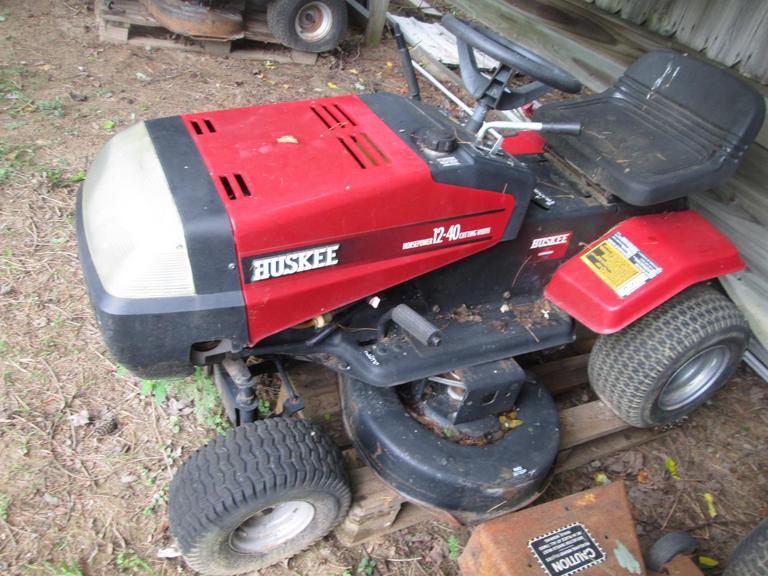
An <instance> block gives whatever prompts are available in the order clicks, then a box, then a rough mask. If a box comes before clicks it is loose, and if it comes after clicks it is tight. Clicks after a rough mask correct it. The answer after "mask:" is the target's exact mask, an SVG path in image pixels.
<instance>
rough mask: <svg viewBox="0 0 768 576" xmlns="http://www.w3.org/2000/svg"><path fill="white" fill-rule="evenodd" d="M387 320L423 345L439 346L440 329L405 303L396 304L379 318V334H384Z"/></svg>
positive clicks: (440, 339) (381, 335)
mask: <svg viewBox="0 0 768 576" xmlns="http://www.w3.org/2000/svg"><path fill="white" fill-rule="evenodd" d="M389 322H394V323H395V324H397V325H398V326H400V328H402V329H403V330H405V331H406V332H407V333H408V334H410V335H411V336H413V337H414V338H415V339H416V340H418V341H419V342H421V343H422V344H424V346H439V345H440V342H441V341H442V338H443V337H442V334H441V333H440V330H439V329H438V328H437V326H435V325H434V324H432V322H430V321H429V320H427V319H426V318H424V316H422V315H421V314H419V313H418V312H416V311H415V310H414V309H413V308H411V307H410V306H408V305H407V304H398V305H397V306H395V307H394V308H392V309H391V310H389V311H388V312H386V313H385V314H384V315H383V316H382V317H381V319H380V320H379V335H380V337H381V338H383V337H384V336H385V335H386V327H387V324H388V323H389Z"/></svg>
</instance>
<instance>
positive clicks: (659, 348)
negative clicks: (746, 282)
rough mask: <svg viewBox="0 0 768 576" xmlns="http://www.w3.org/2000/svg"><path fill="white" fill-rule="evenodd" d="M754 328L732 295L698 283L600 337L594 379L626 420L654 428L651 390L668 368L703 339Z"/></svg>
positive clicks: (595, 385) (591, 370)
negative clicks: (650, 412) (650, 414)
mask: <svg viewBox="0 0 768 576" xmlns="http://www.w3.org/2000/svg"><path fill="white" fill-rule="evenodd" d="M748 329H749V328H748V325H747V323H746V320H745V319H744V317H743V315H742V314H741V312H740V311H739V309H738V308H737V307H736V305H735V304H733V303H732V302H731V301H730V300H728V298H726V297H725V296H724V295H722V294H721V293H720V292H718V291H717V290H715V289H713V288H711V287H709V286H705V285H695V286H693V287H691V288H688V289H687V290H685V291H683V292H681V293H680V294H678V295H677V296H675V297H674V298H672V299H670V300H668V301H667V302H665V303H664V304H662V305H661V306H659V307H657V308H655V309H654V310H652V311H651V312H649V313H648V314H646V315H645V316H643V317H642V318H640V319H639V320H637V321H635V322H634V323H632V324H630V325H629V326H627V327H626V328H624V329H623V330H621V331H620V332H618V333H616V334H609V335H602V336H600V337H599V338H598V339H597V342H596V343H595V346H594V347H593V349H592V353H591V354H590V358H589V367H588V371H589V381H590V383H591V385H592V388H593V389H594V390H595V392H596V393H597V395H598V396H599V397H600V399H601V400H603V402H605V403H606V404H607V405H608V406H609V407H610V408H611V409H612V410H613V411H614V412H615V413H616V414H617V415H618V416H619V417H620V418H621V419H622V420H624V421H625V422H627V423H628V424H630V425H632V426H637V427H640V428H645V427H649V426H654V425H657V424H659V422H653V421H650V420H649V418H648V415H647V414H646V413H645V409H646V407H647V393H648V392H649V391H650V390H651V389H652V388H653V387H654V384H655V383H656V382H657V381H658V378H659V377H660V375H661V374H662V372H663V371H664V369H665V368H666V367H667V366H669V364H670V363H671V362H674V360H675V359H676V358H678V357H679V356H680V355H681V354H683V353H684V352H685V351H686V350H687V349H689V348H690V347H691V346H692V345H694V344H695V343H696V342H698V341H700V340H702V339H703V338H706V337H708V336H711V335H714V334H717V333H718V332H723V331H733V330H735V331H740V332H742V333H744V334H747V333H748ZM745 338H746V336H745Z"/></svg>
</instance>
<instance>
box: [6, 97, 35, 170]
mask: <svg viewBox="0 0 768 576" xmlns="http://www.w3.org/2000/svg"><path fill="white" fill-rule="evenodd" d="M0 96H2V93H0ZM34 153H35V148H34V147H31V146H18V145H10V144H5V143H2V142H0V182H2V181H3V180H7V179H9V178H10V177H11V175H12V174H13V173H14V172H17V171H18V170H19V169H21V168H23V167H25V166H27V165H29V164H30V163H31V161H32V157H33V156H34Z"/></svg>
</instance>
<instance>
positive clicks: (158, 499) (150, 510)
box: [143, 486, 168, 516]
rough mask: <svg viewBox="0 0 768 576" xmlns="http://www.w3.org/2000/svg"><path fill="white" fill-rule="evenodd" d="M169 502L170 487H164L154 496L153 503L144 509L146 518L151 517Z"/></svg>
mask: <svg viewBox="0 0 768 576" xmlns="http://www.w3.org/2000/svg"><path fill="white" fill-rule="evenodd" d="M167 500H168V487H167V486H164V487H163V489H162V490H160V491H159V492H155V493H154V494H153V495H152V501H151V502H150V503H149V505H147V506H145V507H144V510H143V512H144V516H151V515H152V514H154V513H155V512H157V509H158V508H159V507H160V506H162V505H163V504H164V503H165V502H166V501H167Z"/></svg>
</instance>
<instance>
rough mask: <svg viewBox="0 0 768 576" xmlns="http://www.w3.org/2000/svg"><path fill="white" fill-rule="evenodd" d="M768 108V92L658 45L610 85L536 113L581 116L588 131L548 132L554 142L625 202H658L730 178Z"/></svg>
mask: <svg viewBox="0 0 768 576" xmlns="http://www.w3.org/2000/svg"><path fill="white" fill-rule="evenodd" d="M764 115H765V101H764V99H763V97H762V96H761V95H760V94H758V93H757V92H756V91H755V90H754V89H752V87H750V86H749V85H748V84H746V83H745V82H743V81H742V80H740V79H739V78H737V77H736V76H734V75H733V74H731V73H729V72H727V71H726V70H722V69H720V68H716V67H714V66H712V65H710V64H707V63H706V62H703V61H701V60H698V59H696V58H693V57H690V56H686V55H683V54H679V53H677V52H673V51H671V50H659V51H655V52H649V53H648V54H645V55H644V56H643V57H641V58H640V59H638V60H637V61H636V62H635V63H634V64H632V66H630V67H629V68H628V69H627V70H626V71H625V73H624V75H623V76H622V77H621V78H619V80H618V81H617V82H616V84H614V85H613V86H612V87H611V88H609V89H607V90H606V91H605V92H602V93H601V94H598V95H596V96H588V97H585V98H579V99H576V100H569V101H565V102H558V103H555V104H549V105H546V106H542V107H541V108H540V109H539V110H538V111H537V113H536V120H540V121H542V122H573V121H580V122H581V123H582V133H581V135H580V136H565V135H559V134H552V135H549V136H547V141H548V143H549V144H550V146H551V148H552V150H553V151H554V152H555V153H556V154H557V155H559V156H561V157H563V158H565V159H566V160H567V161H568V162H569V163H570V164H572V165H574V166H575V167H576V168H577V169H578V170H579V171H580V172H582V173H583V174H584V175H585V176H586V177H587V178H589V179H590V180H592V181H593V182H595V183H597V184H598V185H600V186H602V187H603V188H605V189H606V190H607V191H609V192H611V193H613V194H615V195H616V196H618V197H619V198H621V199H622V200H624V201H625V202H628V203H630V204H634V205H638V206H649V205H652V204H658V203H660V202H665V201H667V200H672V199H674V198H680V197H682V196H687V195H689V194H692V193H694V192H699V191H703V190H706V189H708V188H712V187H714V186H717V185H718V184H720V183H722V182H723V181H724V180H726V179H727V178H728V177H729V176H730V175H731V174H733V172H734V171H735V170H736V167H737V166H738V164H739V161H740V159H741V157H742V156H743V154H744V152H745V151H746V149H747V147H748V146H749V144H750V143H751V142H752V140H753V139H754V138H755V136H756V135H757V132H758V130H759V129H760V126H761V125H762V123H763V117H764Z"/></svg>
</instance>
